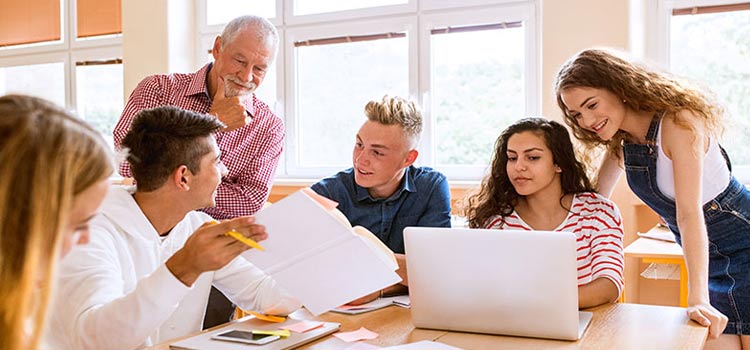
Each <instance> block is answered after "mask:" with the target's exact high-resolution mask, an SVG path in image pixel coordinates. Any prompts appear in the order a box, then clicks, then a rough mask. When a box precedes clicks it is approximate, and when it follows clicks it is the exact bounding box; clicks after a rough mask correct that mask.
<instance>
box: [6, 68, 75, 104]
mask: <svg viewBox="0 0 750 350" xmlns="http://www.w3.org/2000/svg"><path fill="white" fill-rule="evenodd" d="M11 93H15V94H26V95H32V96H37V97H41V98H44V99H47V100H49V101H52V102H54V103H56V104H58V105H59V106H62V107H64V106H65V67H64V64H63V63H62V62H55V63H44V64H34V65H28V66H15V67H4V68H0V95H5V94H11Z"/></svg>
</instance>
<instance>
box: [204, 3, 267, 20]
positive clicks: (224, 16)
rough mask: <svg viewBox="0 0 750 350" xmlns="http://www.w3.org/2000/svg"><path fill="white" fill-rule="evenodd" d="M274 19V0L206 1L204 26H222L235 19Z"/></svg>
mask: <svg viewBox="0 0 750 350" xmlns="http://www.w3.org/2000/svg"><path fill="white" fill-rule="evenodd" d="M244 15H256V16H261V17H265V18H274V17H276V0H252V1H248V0H207V1H206V25H213V24H223V23H227V22H229V21H231V20H233V19H234V18H236V17H239V16H244Z"/></svg>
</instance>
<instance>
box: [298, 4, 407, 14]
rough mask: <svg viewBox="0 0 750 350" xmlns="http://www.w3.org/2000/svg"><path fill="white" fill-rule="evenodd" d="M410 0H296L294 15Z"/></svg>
mask: <svg viewBox="0 0 750 350" xmlns="http://www.w3.org/2000/svg"><path fill="white" fill-rule="evenodd" d="M408 2H409V1H408V0H295V1H294V15H295V16H301V15H310V14H314V13H324V12H336V11H345V10H353V9H361V8H368V7H378V6H388V5H398V4H406V3H408Z"/></svg>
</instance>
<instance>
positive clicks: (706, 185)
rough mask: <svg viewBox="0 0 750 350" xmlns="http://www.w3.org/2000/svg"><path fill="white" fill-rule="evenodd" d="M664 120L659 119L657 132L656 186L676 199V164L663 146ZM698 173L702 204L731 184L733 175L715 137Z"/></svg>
mask: <svg viewBox="0 0 750 350" xmlns="http://www.w3.org/2000/svg"><path fill="white" fill-rule="evenodd" d="M663 120H664V119H662V120H661V121H659V124H660V125H659V131H658V133H657V134H656V145H657V148H658V149H659V151H658V152H659V153H658V155H657V157H656V186H658V187H659V190H660V191H661V193H663V194H664V195H665V196H667V197H669V198H670V199H672V200H674V199H675V197H674V192H675V191H674V166H673V165H672V160H671V159H669V158H667V155H666V154H664V151H663V150H662V147H661V130H662V126H661V123H662V121H663ZM696 175H701V176H702V180H701V182H702V183H703V193H702V197H701V204H706V203H708V202H709V201H711V200H712V199H714V198H716V196H718V195H719V194H721V192H723V191H724V189H726V188H727V186H729V179H730V176H731V174H730V173H729V167H727V163H726V161H725V160H724V156H722V155H721V149H720V148H719V143H718V142H716V139H715V138H713V137H710V138H709V141H708V151H706V156H705V158H704V159H703V174H696Z"/></svg>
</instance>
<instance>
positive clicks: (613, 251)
mask: <svg viewBox="0 0 750 350" xmlns="http://www.w3.org/2000/svg"><path fill="white" fill-rule="evenodd" d="M487 228H490V229H500V230H503V229H509V230H527V231H533V229H532V228H531V226H529V225H528V224H526V222H524V221H523V219H521V217H520V216H518V213H516V212H515V211H514V212H513V213H512V214H511V215H509V216H507V217H505V218H504V219H503V218H502V217H500V216H496V217H494V218H492V219H491V220H490V224H489V225H487ZM553 231H566V232H572V233H574V234H575V235H576V246H577V252H578V285H579V286H581V285H584V284H587V283H590V282H591V281H593V280H595V279H597V278H600V277H604V278H608V279H610V280H611V281H612V282H613V283H614V284H615V286H617V291H618V295H620V293H622V288H623V277H622V276H623V266H624V264H623V261H624V257H623V248H622V239H623V230H622V218H621V217H620V211H619V209H617V207H616V206H615V205H614V203H612V202H611V201H609V200H608V199H606V198H604V197H603V196H601V195H599V194H597V193H591V192H585V193H579V194H576V195H575V196H574V197H573V202H572V204H571V208H570V213H569V214H568V217H566V218H565V220H564V221H563V222H562V224H560V226H558V227H557V228H555V229H554V230H553Z"/></svg>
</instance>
